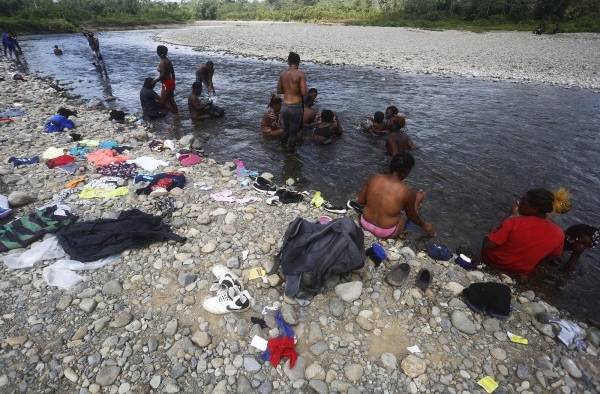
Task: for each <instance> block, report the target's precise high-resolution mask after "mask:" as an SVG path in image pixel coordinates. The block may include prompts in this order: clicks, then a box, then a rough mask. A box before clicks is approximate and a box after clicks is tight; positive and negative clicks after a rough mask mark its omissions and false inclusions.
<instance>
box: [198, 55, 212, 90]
mask: <svg viewBox="0 0 600 394" xmlns="http://www.w3.org/2000/svg"><path fill="white" fill-rule="evenodd" d="M214 74H215V65H214V64H213V62H211V61H210V60H209V61H207V62H206V63H203V64H200V65H199V66H198V70H196V81H198V82H201V83H202V84H204V86H205V87H206V91H207V93H208V94H209V95H210V94H212V95H214V94H215V86H214V85H213V75H214Z"/></svg>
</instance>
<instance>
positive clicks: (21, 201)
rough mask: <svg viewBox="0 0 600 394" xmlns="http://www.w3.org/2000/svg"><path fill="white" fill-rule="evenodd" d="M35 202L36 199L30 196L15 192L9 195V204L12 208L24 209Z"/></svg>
mask: <svg viewBox="0 0 600 394" xmlns="http://www.w3.org/2000/svg"><path fill="white" fill-rule="evenodd" d="M34 201H35V197H33V196H30V195H29V194H27V193H25V192H22V191H18V190H15V191H13V192H11V193H10V194H9V195H8V204H9V205H10V207H11V208H18V207H22V206H24V205H27V204H31V203H32V202H34Z"/></svg>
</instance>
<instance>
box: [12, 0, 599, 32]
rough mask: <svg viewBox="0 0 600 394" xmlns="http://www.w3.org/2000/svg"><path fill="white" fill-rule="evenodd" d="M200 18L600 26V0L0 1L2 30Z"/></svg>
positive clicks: (592, 28)
mask: <svg viewBox="0 0 600 394" xmlns="http://www.w3.org/2000/svg"><path fill="white" fill-rule="evenodd" d="M197 19H229V20H274V21H304V22H337V23H347V24H355V25H375V26H407V27H420V28H427V29H467V30H472V31H485V30H529V31H530V30H533V29H534V28H535V27H536V26H538V25H539V24H540V23H544V24H545V25H546V29H547V31H552V30H553V29H554V28H555V26H556V24H557V23H558V24H559V26H560V31H564V32H577V31H593V32H600V1H599V0H261V1H252V2H250V1H248V0H183V1H182V2H181V3H173V2H163V1H152V0H0V28H2V29H4V30H11V31H15V32H46V31H54V32H70V31H77V30H78V29H79V28H80V27H82V26H84V27H108V26H114V27H128V26H135V25H151V24H166V23H182V22H190V21H193V20H197Z"/></svg>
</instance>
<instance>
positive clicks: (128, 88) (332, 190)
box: [22, 31, 600, 320]
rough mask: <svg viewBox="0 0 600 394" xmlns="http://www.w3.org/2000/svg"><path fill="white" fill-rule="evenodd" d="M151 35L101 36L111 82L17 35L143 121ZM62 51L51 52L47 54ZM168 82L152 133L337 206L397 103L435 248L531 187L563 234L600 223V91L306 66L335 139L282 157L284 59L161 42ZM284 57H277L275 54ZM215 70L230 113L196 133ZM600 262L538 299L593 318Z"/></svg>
mask: <svg viewBox="0 0 600 394" xmlns="http://www.w3.org/2000/svg"><path fill="white" fill-rule="evenodd" d="M155 35H156V32H153V31H133V32H110V33H102V34H101V35H100V44H101V50H102V53H103V56H104V58H105V61H106V64H107V68H108V73H109V77H110V81H107V80H106V79H104V78H102V77H100V75H99V74H98V73H97V72H96V71H95V70H94V68H93V66H92V64H91V56H90V52H89V49H88V46H87V42H86V40H85V39H84V37H83V36H81V35H44V36H31V37H27V38H24V39H23V44H22V46H23V49H24V50H25V52H26V55H25V56H26V60H27V63H28V66H29V68H30V70H31V71H34V72H36V73H38V74H41V75H47V76H52V77H54V78H56V79H58V80H60V81H61V84H62V85H64V86H67V87H69V88H71V89H72V90H73V93H75V94H79V95H81V96H82V97H83V98H86V99H98V98H100V99H101V98H103V97H106V96H107V95H110V94H112V95H114V96H116V97H118V101H117V102H116V103H115V104H113V105H114V106H116V107H118V108H121V109H125V110H126V111H128V112H139V111H140V107H139V98H138V93H139V89H140V87H141V84H142V80H143V79H144V77H146V76H156V65H157V63H158V59H157V56H156V54H155V48H156V42H155V41H154V40H153V38H154V36H155ZM55 44H57V45H59V46H60V47H61V48H62V49H63V50H64V56H62V57H61V58H58V57H55V56H54V55H53V54H52V47H53V45H55ZM169 55H170V58H171V59H172V61H173V63H174V66H175V71H176V74H177V80H178V87H177V95H176V99H177V102H178V104H179V108H180V111H181V113H182V116H181V120H180V121H176V120H172V119H168V120H166V121H164V122H162V123H161V124H159V125H158V126H157V127H158V128H159V129H160V132H161V133H163V134H166V135H172V136H179V135H182V134H187V133H196V134H199V135H202V136H204V137H205V139H206V143H205V146H204V149H205V151H206V152H208V153H210V155H211V157H214V158H216V159H218V160H226V161H229V160H232V159H235V158H240V159H243V160H244V161H245V162H246V164H247V166H248V167H250V168H255V169H257V170H260V171H269V172H271V173H273V174H274V175H275V176H276V179H277V180H279V181H282V180H284V179H287V178H288V177H293V178H295V179H296V180H297V181H298V184H299V188H301V189H312V190H321V191H322V192H323V194H324V196H325V197H326V198H327V199H329V200H331V201H333V202H336V203H343V202H344V201H345V200H346V199H348V198H353V196H354V195H355V194H356V192H357V191H358V189H359V188H360V186H361V183H362V182H363V181H364V180H365V179H366V177H367V176H368V175H369V174H372V173H374V172H376V171H380V170H382V169H384V168H385V166H386V164H387V162H388V159H387V158H386V157H385V156H384V141H383V140H381V139H377V138H375V137H371V136H368V135H365V134H364V133H361V132H360V131H358V129H357V127H356V125H357V124H358V123H359V122H360V121H361V120H362V119H364V117H365V116H366V115H369V114H373V113H374V112H375V111H377V110H383V109H384V108H385V107H386V106H388V105H396V106H397V107H398V108H399V109H400V111H401V112H402V113H404V114H405V115H406V116H407V119H408V124H407V131H408V133H409V134H410V135H411V137H412V138H413V140H414V141H415V143H416V144H417V145H418V149H417V150H416V151H415V152H414V155H415V158H416V163H417V164H416V167H415V169H414V170H413V172H412V174H411V175H410V178H409V180H410V183H411V184H413V185H414V186H415V187H419V188H422V189H424V190H425V191H426V192H427V193H428V195H427V199H426V203H425V205H424V208H423V216H424V217H425V218H426V219H427V220H429V221H431V222H432V223H433V224H434V225H435V227H436V229H437V231H438V240H439V241H440V242H443V243H445V244H447V245H448V246H450V247H451V248H456V247H458V246H461V245H464V246H468V247H470V248H472V249H473V250H478V249H479V246H480V244H481V239H482V237H483V236H484V235H485V233H486V232H487V231H489V230H490V229H491V228H493V227H494V226H495V225H497V224H498V223H499V222H500V220H501V219H502V218H503V217H504V214H505V212H506V211H507V209H508V208H509V207H510V205H511V202H512V200H513V199H514V198H516V197H517V196H519V195H520V194H522V193H523V192H524V191H526V190H527V189H529V188H533V187H546V188H548V189H550V190H555V189H556V188H557V187H559V186H566V187H567V188H569V189H570V190H571V192H572V194H573V203H574V208H573V209H572V211H571V212H570V213H569V214H567V215H562V216H559V217H556V218H555V220H556V221H557V223H559V224H560V225H562V226H564V227H566V226H568V225H571V224H574V223H578V222H585V223H589V224H591V225H596V226H598V225H600V210H599V209H598V208H599V207H600V167H599V166H598V165H597V163H598V158H599V157H600V156H599V155H600V138H598V136H597V134H598V132H599V131H600V94H598V93H595V92H592V91H589V90H585V89H565V88H560V87H553V86H544V85H534V84H519V83H511V82H497V81H481V80H476V79H464V78H455V77H438V76H431V75H412V74H400V73H397V72H391V71H384V70H377V69H369V68H359V67H346V66H327V65H318V64H311V63H306V64H303V65H302V66H303V68H304V69H305V70H306V72H307V75H308V81H309V86H310V87H317V88H318V90H319V100H318V105H319V107H320V108H321V109H324V108H328V109H332V110H334V111H335V112H336V113H337V114H338V117H339V118H340V119H341V121H342V123H343V125H344V127H345V130H346V132H345V134H344V136H343V137H342V138H341V139H340V140H339V141H338V142H336V143H335V144H333V145H331V146H327V147H321V146H318V147H317V146H315V145H313V144H310V143H305V144H304V145H303V146H301V147H300V148H299V150H298V153H297V154H296V155H285V154H284V153H283V152H282V149H281V147H280V145H279V144H278V143H277V142H274V141H264V140H263V139H262V138H261V135H260V132H259V123H260V117H261V115H262V113H263V112H264V111H265V110H266V106H267V102H268V100H269V97H270V93H271V92H273V91H274V90H275V87H276V81H277V79H278V75H279V72H280V71H281V70H282V69H283V67H284V64H282V63H281V62H278V61H271V60H259V59H248V58H242V57H237V56H233V55H226V54H215V53H206V52H198V51H195V50H193V49H191V48H186V47H178V46H173V45H169ZM284 55H285V54H282V56H284ZM208 59H211V60H213V62H214V63H215V66H216V72H215V78H214V83H215V87H216V90H217V97H218V105H220V106H222V107H224V108H225V109H226V118H225V119H221V120H208V121H206V122H204V123H203V124H201V125H195V126H194V125H192V124H191V122H190V121H189V120H188V119H189V116H188V111H187V95H188V94H189V86H190V85H191V83H192V82H193V80H194V79H195V75H194V72H195V66H196V65H197V64H199V63H201V62H204V61H206V60H208ZM599 280H600V253H599V252H598V251H592V252H588V253H586V255H585V256H584V258H583V261H582V262H581V264H579V266H578V272H577V276H576V278H575V279H573V280H571V281H570V282H569V283H568V284H567V285H566V286H565V287H564V288H562V289H557V288H556V287H555V286H553V285H548V284H545V283H544V281H543V280H541V279H537V280H536V281H534V283H533V284H532V286H533V287H534V288H535V290H536V291H538V292H543V293H544V294H545V298H546V299H548V300H549V301H551V302H553V303H554V304H555V305H557V306H558V307H561V308H564V309H567V310H569V311H570V312H572V313H573V314H575V315H577V316H578V317H579V318H582V319H586V318H590V319H594V320H598V318H597V316H599V315H600V303H598V302H597V300H598V296H599V295H600V288H599V287H598V283H599Z"/></svg>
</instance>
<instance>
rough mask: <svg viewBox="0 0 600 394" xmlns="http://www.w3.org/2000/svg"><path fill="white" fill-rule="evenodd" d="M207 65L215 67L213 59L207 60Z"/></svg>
mask: <svg viewBox="0 0 600 394" xmlns="http://www.w3.org/2000/svg"><path fill="white" fill-rule="evenodd" d="M206 65H207V66H208V67H214V65H215V64H214V63H213V62H212V61H211V60H209V61H207V62H206Z"/></svg>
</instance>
